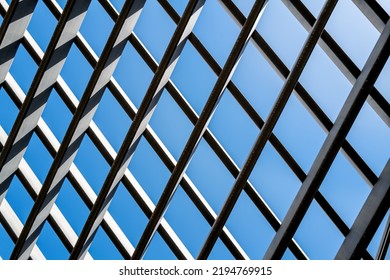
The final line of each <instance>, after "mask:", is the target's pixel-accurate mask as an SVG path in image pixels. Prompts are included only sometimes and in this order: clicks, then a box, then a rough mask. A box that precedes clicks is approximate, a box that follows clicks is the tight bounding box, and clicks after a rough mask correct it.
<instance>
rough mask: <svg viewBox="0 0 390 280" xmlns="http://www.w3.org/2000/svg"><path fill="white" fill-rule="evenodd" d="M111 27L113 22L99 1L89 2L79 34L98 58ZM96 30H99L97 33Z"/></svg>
mask: <svg viewBox="0 0 390 280" xmlns="http://www.w3.org/2000/svg"><path fill="white" fill-rule="evenodd" d="M113 26H114V22H113V20H112V19H111V18H110V17H109V15H108V14H107V12H106V11H105V10H104V8H103V7H102V6H101V5H100V3H99V1H91V4H90V5H89V8H88V12H87V14H86V16H85V18H84V21H83V23H82V25H81V29H80V33H81V34H82V35H83V36H84V38H85V39H86V40H87V41H88V43H89V44H90V46H91V47H92V49H93V50H94V51H95V53H96V54H97V55H98V56H100V54H101V53H102V51H103V48H104V46H105V45H106V42H107V39H108V36H109V34H110V33H111V31H112V28H113ZM96 30H99V32H96Z"/></svg>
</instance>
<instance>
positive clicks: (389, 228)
mask: <svg viewBox="0 0 390 280" xmlns="http://www.w3.org/2000/svg"><path fill="white" fill-rule="evenodd" d="M389 243H390V215H388V217H387V223H386V226H385V230H384V231H383V236H382V239H381V242H380V244H379V248H378V252H377V254H376V258H375V259H377V260H384V259H385V258H386V254H387V250H388V249H389Z"/></svg>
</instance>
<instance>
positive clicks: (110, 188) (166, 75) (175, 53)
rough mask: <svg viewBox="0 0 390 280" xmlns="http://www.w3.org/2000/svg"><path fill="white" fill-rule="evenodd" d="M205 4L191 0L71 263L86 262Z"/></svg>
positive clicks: (81, 235) (112, 168)
mask: <svg viewBox="0 0 390 280" xmlns="http://www.w3.org/2000/svg"><path fill="white" fill-rule="evenodd" d="M204 2H205V1H204V0H191V1H189V3H188V4H187V7H186V9H185V11H184V14H183V17H182V19H181V21H180V23H179V24H178V26H177V28H176V30H175V33H174V34H173V36H172V39H171V41H170V42H169V45H168V47H167V50H166V52H165V54H164V56H163V58H162V60H161V63H160V65H159V67H158V69H157V71H156V73H155V75H154V77H153V79H152V82H151V83H150V86H149V88H148V90H147V92H146V94H145V97H144V99H143V101H142V103H141V105H140V108H139V109H138V112H137V115H136V116H135V118H134V120H133V123H132V125H131V127H130V129H129V132H128V133H127V135H126V137H125V139H124V141H123V144H122V146H121V148H120V149H119V152H118V155H117V157H116V159H115V161H114V163H113V165H112V167H111V169H110V171H109V173H108V175H107V178H106V180H105V182H104V184H103V187H102V189H101V191H100V193H99V196H98V199H97V201H96V203H95V205H94V207H93V208H92V211H91V213H90V216H89V217H88V219H87V222H86V223H85V226H84V228H83V230H82V232H81V234H80V237H79V240H78V242H77V244H76V246H75V248H74V250H73V252H72V254H71V256H70V259H79V258H82V257H83V256H84V254H85V252H87V250H88V248H89V246H90V245H91V243H92V240H93V238H94V236H95V234H96V232H97V229H98V228H99V225H100V223H101V220H102V218H103V216H104V213H105V212H106V211H107V209H108V207H109V205H110V202H111V200H112V198H113V196H114V194H115V191H116V189H117V186H118V184H119V182H120V180H121V179H122V177H123V175H124V172H125V171H126V169H127V166H128V164H129V162H130V160H131V157H132V155H133V154H134V151H135V149H136V146H137V144H138V142H139V140H140V139H141V136H142V134H143V133H144V131H145V129H146V127H147V124H148V123H149V120H150V118H151V117H152V115H153V112H154V110H155V108H156V105H157V103H158V100H159V98H160V96H161V94H162V92H163V90H164V88H165V85H166V84H167V82H168V81H169V79H170V76H171V74H172V72H173V70H174V68H175V66H176V63H177V61H178V59H179V57H180V55H181V52H182V50H183V48H184V45H185V43H186V41H187V37H188V35H189V34H190V33H191V31H192V29H193V27H194V26H195V23H196V21H197V19H198V17H199V15H200V12H201V10H202V8H203V5H204Z"/></svg>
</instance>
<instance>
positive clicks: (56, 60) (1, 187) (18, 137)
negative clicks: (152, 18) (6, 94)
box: [0, 0, 90, 204]
mask: <svg viewBox="0 0 390 280" xmlns="http://www.w3.org/2000/svg"><path fill="white" fill-rule="evenodd" d="M89 3H90V1H89V0H82V1H69V2H68V3H67V5H66V7H65V11H64V14H63V16H62V17H61V19H60V21H59V22H58V25H57V27H56V29H55V31H54V34H53V36H52V39H51V40H50V43H49V46H48V48H47V50H46V53H45V55H44V57H43V59H42V63H41V64H40V66H39V68H38V71H37V73H36V75H35V77H34V80H33V82H32V85H31V87H30V89H29V92H28V94H27V97H26V100H25V102H24V103H23V106H22V108H21V109H20V111H19V114H18V116H17V119H16V121H15V123H14V125H13V127H12V130H11V133H10V135H9V137H8V139H7V142H6V143H5V145H4V148H3V151H2V153H1V154H0V204H1V201H2V200H3V198H4V197H5V195H6V193H7V190H8V187H9V185H10V183H11V181H12V177H13V175H14V173H15V171H16V170H17V168H18V165H19V163H20V161H21V159H22V158H23V155H24V153H25V151H26V149H27V146H28V143H29V142H30V139H31V137H32V135H33V133H34V129H35V127H36V126H37V123H38V120H39V118H40V116H41V115H42V112H43V110H44V108H45V105H46V102H47V100H48V98H49V96H50V92H51V90H52V88H53V85H54V83H55V81H56V80H57V77H58V75H59V73H60V71H61V69H62V66H63V65H64V63H65V60H66V56H67V54H68V52H69V50H70V48H71V45H72V42H73V39H74V37H75V35H76V33H77V31H78V30H79V28H80V26H81V23H82V21H83V19H84V16H85V14H86V11H87V9H88V6H89Z"/></svg>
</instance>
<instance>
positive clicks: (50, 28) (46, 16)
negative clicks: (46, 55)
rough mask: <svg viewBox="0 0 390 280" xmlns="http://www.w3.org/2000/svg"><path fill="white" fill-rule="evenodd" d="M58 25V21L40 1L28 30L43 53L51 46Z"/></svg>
mask: <svg viewBox="0 0 390 280" xmlns="http://www.w3.org/2000/svg"><path fill="white" fill-rule="evenodd" d="M57 23H58V22H57V20H56V19H55V17H54V16H53V14H52V13H51V12H50V10H49V8H48V7H47V6H46V5H45V4H44V3H43V1H38V3H37V6H36V7H35V9H34V13H33V15H32V18H31V21H30V23H29V25H28V28H27V30H28V31H29V32H30V33H31V36H32V37H33V38H34V39H35V40H36V41H37V43H38V45H39V46H40V47H41V49H42V50H43V51H45V50H46V48H47V46H48V45H49V42H50V39H51V37H52V36H53V33H54V30H55V28H56V26H57Z"/></svg>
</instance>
